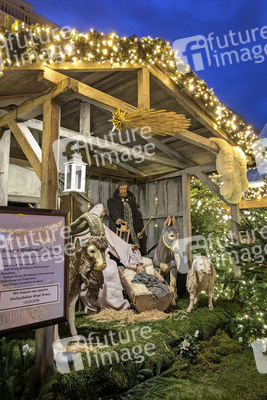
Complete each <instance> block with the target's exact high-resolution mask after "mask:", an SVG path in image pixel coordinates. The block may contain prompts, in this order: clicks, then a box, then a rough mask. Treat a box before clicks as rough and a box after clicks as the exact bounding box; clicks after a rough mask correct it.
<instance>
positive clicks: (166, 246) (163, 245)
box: [153, 216, 180, 305]
mask: <svg viewBox="0 0 267 400" xmlns="http://www.w3.org/2000/svg"><path fill="white" fill-rule="evenodd" d="M174 224H175V217H173V218H172V219H171V217H170V216H168V218H167V219H166V221H165V223H164V228H163V231H162V233H161V236H160V239H159V242H158V245H157V247H156V250H155V254H154V257H153V264H154V266H155V268H156V270H157V271H158V272H160V273H161V274H162V275H163V276H164V278H165V279H166V280H167V281H168V282H169V284H170V287H171V288H172V290H173V292H174V297H173V300H172V305H175V304H176V303H175V299H176V298H177V282H176V280H177V270H178V268H179V266H180V247H179V239H178V237H179V233H178V231H177V229H176V228H175V227H174Z"/></svg>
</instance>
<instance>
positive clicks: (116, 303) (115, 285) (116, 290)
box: [80, 204, 143, 311]
mask: <svg viewBox="0 0 267 400" xmlns="http://www.w3.org/2000/svg"><path fill="white" fill-rule="evenodd" d="M89 212H90V213H93V214H96V215H98V216H99V217H102V218H103V216H104V215H105V208H104V206H103V204H97V205H96V206H94V207H93V208H92V209H91V210H90V211H89ZM104 228H105V235H106V238H107V241H108V248H107V250H106V262H107V267H106V268H105V269H104V270H103V275H104V285H103V288H102V289H100V291H99V297H98V302H99V305H100V308H101V309H105V308H113V309H115V310H127V309H128V308H130V304H129V302H128V300H126V299H124V297H123V294H122V291H123V287H122V284H121V280H120V276H119V271H118V266H117V263H116V262H115V261H114V260H112V259H111V258H110V254H112V255H113V256H114V257H116V258H117V259H118V260H120V262H121V263H122V264H123V265H124V266H125V267H127V268H130V269H133V270H135V269H136V267H137V266H138V265H140V264H143V262H142V256H141V253H140V251H139V250H138V249H137V248H136V246H134V245H132V244H128V243H126V242H125V241H124V240H123V239H121V238H120V237H119V236H117V235H116V234H115V233H114V232H113V231H112V230H111V229H109V228H108V227H107V226H106V225H104ZM88 236H90V234H87V235H85V236H81V237H80V239H81V240H83V239H86V238H87V237H88ZM80 297H81V299H82V302H83V304H84V306H85V307H87V308H88V309H89V310H93V311H96V308H95V307H93V306H92V305H91V304H90V303H89V302H88V298H87V296H86V291H82V292H81V294H80Z"/></svg>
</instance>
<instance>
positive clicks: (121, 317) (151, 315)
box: [86, 308, 170, 322]
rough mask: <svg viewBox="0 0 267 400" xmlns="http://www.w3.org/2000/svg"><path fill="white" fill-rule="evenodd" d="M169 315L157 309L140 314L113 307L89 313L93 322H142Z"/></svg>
mask: <svg viewBox="0 0 267 400" xmlns="http://www.w3.org/2000/svg"><path fill="white" fill-rule="evenodd" d="M168 317H170V314H165V313H164V312H162V311H159V310H156V309H155V310H149V311H144V312H142V313H140V314H136V313H135V312H134V311H133V310H127V311H124V310H123V311H116V310H114V309H111V308H109V309H106V310H101V311H100V312H99V313H97V314H94V315H90V316H89V317H86V318H89V319H91V320H92V321H95V322H111V321H112V322H113V321H123V322H143V321H158V320H161V319H165V318H168Z"/></svg>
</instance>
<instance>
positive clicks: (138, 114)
mask: <svg viewBox="0 0 267 400" xmlns="http://www.w3.org/2000/svg"><path fill="white" fill-rule="evenodd" d="M110 122H112V123H113V131H114V130H115V129H118V130H119V131H121V130H122V128H126V129H127V128H129V129H138V130H140V129H142V128H143V127H147V126H148V127H149V128H150V130H151V131H150V132H146V133H142V132H140V131H139V133H142V134H144V135H145V134H147V135H175V133H176V132H177V131H178V130H180V129H187V128H188V127H189V126H190V120H189V119H187V118H185V116H184V115H183V114H176V113H175V112H173V111H166V110H154V109H150V110H136V111H133V112H129V113H127V111H121V110H120V107H118V109H117V111H116V112H115V113H113V118H112V119H111V120H110Z"/></svg>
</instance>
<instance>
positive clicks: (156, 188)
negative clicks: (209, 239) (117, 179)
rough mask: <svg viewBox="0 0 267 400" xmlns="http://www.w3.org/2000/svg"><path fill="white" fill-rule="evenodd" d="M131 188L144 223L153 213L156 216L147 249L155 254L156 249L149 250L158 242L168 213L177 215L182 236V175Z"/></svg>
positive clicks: (177, 223)
mask: <svg viewBox="0 0 267 400" xmlns="http://www.w3.org/2000/svg"><path fill="white" fill-rule="evenodd" d="M130 190H131V191H132V192H133V193H134V195H135V198H136V202H137V205H138V209H139V211H140V213H141V214H142V219H143V223H144V224H145V223H146V222H147V220H148V219H149V218H150V216H151V215H153V216H154V217H155V218H154V219H153V220H152V221H151V222H150V224H149V226H148V229H147V231H146V238H147V242H146V249H147V250H148V255H149V256H153V254H154V249H153V250H151V251H149V250H150V249H151V248H153V247H154V245H155V244H156V243H158V240H159V238H160V235H161V232H162V230H163V225H164V222H165V220H166V218H167V217H168V215H171V216H175V217H176V228H178V230H179V234H180V237H182V236H181V235H182V179H181V177H176V178H172V179H165V180H160V181H158V182H149V183H143V184H140V185H133V186H132V187H131V188H130Z"/></svg>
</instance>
